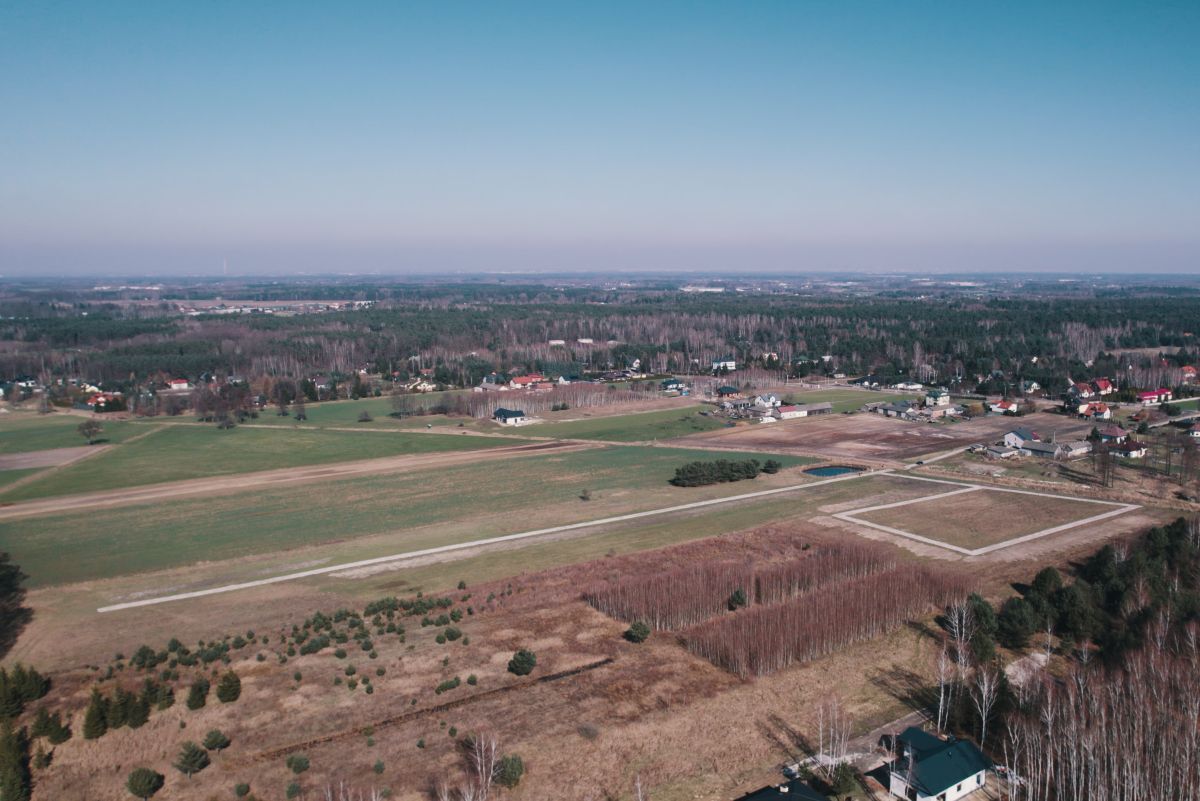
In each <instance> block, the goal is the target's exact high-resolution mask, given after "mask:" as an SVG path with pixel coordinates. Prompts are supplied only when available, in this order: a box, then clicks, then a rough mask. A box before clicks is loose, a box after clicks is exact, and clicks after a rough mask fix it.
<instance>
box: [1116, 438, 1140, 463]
mask: <svg viewBox="0 0 1200 801" xmlns="http://www.w3.org/2000/svg"><path fill="white" fill-rule="evenodd" d="M1111 450H1112V454H1113V455H1114V456H1120V457H1121V458H1122V459H1144V458H1145V457H1146V446H1145V445H1143V444H1142V443H1140V442H1134V441H1133V440H1131V439H1127V440H1125V441H1124V442H1122V443H1119V444H1117V445H1113V447H1112V449H1111Z"/></svg>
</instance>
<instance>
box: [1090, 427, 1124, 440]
mask: <svg viewBox="0 0 1200 801" xmlns="http://www.w3.org/2000/svg"><path fill="white" fill-rule="evenodd" d="M1096 433H1098V434H1099V435H1100V441H1101V442H1104V443H1108V444H1112V443H1114V442H1115V443H1117V444H1120V443H1122V442H1124V441H1125V440H1127V439H1129V432H1128V431H1126V430H1125V429H1123V428H1121V427H1120V426H1118V425H1111V426H1105V427H1104V428H1101V429H1100V430H1099V431H1097V432H1096Z"/></svg>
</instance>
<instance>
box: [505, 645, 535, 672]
mask: <svg viewBox="0 0 1200 801" xmlns="http://www.w3.org/2000/svg"><path fill="white" fill-rule="evenodd" d="M536 666H537V656H536V655H535V654H534V653H533V651H526V650H524V649H522V650H520V651H517V652H516V653H515V654H513V658H512V659H510V660H508V672H509V673H515V674H516V675H518V676H528V675H529V674H530V673H532V672H533V669H534V668H535V667H536Z"/></svg>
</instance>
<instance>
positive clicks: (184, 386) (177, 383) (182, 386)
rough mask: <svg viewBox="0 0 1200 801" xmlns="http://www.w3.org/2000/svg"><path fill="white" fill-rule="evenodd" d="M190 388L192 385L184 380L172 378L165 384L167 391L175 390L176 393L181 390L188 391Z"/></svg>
mask: <svg viewBox="0 0 1200 801" xmlns="http://www.w3.org/2000/svg"><path fill="white" fill-rule="evenodd" d="M191 388H192V384H191V382H190V381H188V380H187V379H186V378H172V379H171V380H170V381H168V382H167V389H170V390H175V391H177V392H178V391H181V390H189V389H191Z"/></svg>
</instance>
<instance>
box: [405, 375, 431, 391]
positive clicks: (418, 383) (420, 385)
mask: <svg viewBox="0 0 1200 801" xmlns="http://www.w3.org/2000/svg"><path fill="white" fill-rule="evenodd" d="M401 386H403V387H404V388H405V389H406V390H408V391H409V392H433V391H434V390H435V389H437V384H435V383H433V382H432V381H430V380H429V379H427V378H420V377H418V378H410V379H409V380H408V381H405V382H404V383H403V384H401Z"/></svg>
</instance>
